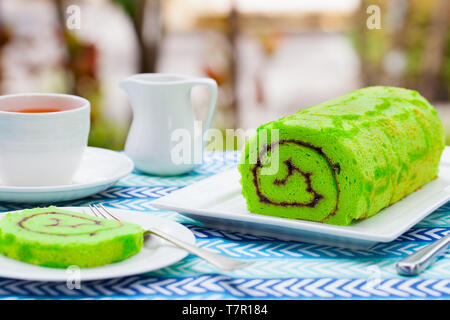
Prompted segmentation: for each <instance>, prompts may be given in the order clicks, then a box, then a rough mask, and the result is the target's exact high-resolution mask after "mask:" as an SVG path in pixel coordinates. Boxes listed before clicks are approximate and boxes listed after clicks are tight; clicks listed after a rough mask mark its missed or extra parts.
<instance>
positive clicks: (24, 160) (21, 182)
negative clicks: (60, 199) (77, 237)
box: [0, 93, 90, 187]
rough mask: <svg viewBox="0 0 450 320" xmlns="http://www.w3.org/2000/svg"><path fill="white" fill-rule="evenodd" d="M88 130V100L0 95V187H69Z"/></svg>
mask: <svg viewBox="0 0 450 320" xmlns="http://www.w3.org/2000/svg"><path fill="white" fill-rule="evenodd" d="M89 127H90V103H89V101H88V100H86V99H84V98H81V97H77V96H73V95H67V94H43V93H36V94H35V93H33V94H12V95H4V96H0V183H1V184H2V185H6V186H17V187H37V186H60V185H66V184H70V183H71V182H72V178H73V176H74V175H75V173H76V171H77V169H78V168H79V166H80V164H81V159H82V156H83V153H84V150H85V148H86V146H87V140H88V134H89Z"/></svg>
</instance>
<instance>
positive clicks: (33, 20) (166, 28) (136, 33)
mask: <svg viewBox="0 0 450 320" xmlns="http://www.w3.org/2000/svg"><path fill="white" fill-rule="evenodd" d="M74 5H75V6H76V7H75V11H73V9H74ZM371 5H376V6H377V8H379V9H380V20H379V21H378V22H379V25H378V27H377V26H376V22H377V21H375V23H374V21H373V20H370V21H369V22H370V25H371V26H372V27H373V26H374V25H375V28H372V27H370V28H369V27H368V23H369V22H368V19H373V16H372V14H373V13H374V11H369V12H368V8H369V7H370V6H371ZM69 7H71V8H69ZM77 8H78V9H79V20H78V21H76V22H78V23H79V25H76V23H75V28H68V24H67V23H68V18H70V16H72V15H73V14H77V12H76V11H77V10H76V9H77ZM371 16H372V17H371ZM449 17H450V1H449V0H427V1H423V0H378V1H375V0H372V1H366V0H277V1H261V0H239V1H238V0H235V1H233V0H79V1H62V0H34V1H30V0H0V94H7V93H19V92H63V93H71V94H76V95H80V96H83V97H85V98H87V99H89V100H90V101H91V104H92V119H91V120H92V121H91V123H92V127H91V133H90V137H89V144H90V145H92V146H99V147H104V148H110V149H116V150H120V149H122V148H123V146H124V142H125V139H126V136H127V132H128V128H129V125H130V122H131V119H132V112H131V108H130V106H129V103H128V100H127V96H126V94H125V93H124V92H123V91H122V90H121V89H120V88H119V87H118V82H119V81H120V80H121V79H122V78H124V77H126V76H128V75H130V74H134V73H141V72H173V73H186V74H191V75H197V76H208V77H212V78H214V79H215V80H216V81H217V83H218V84H219V100H218V105H217V112H216V116H215V119H214V123H213V127H215V128H218V129H221V130H225V129H227V128H244V129H247V128H255V127H257V126H258V125H260V124H262V123H264V122H267V121H270V120H274V119H276V118H279V117H281V116H284V115H288V114H292V113H294V112H296V111H297V110H299V109H301V108H305V107H307V106H309V105H312V104H316V103H319V102H322V101H324V100H326V99H329V98H332V97H335V96H338V95H341V94H344V93H346V92H348V91H351V90H354V89H357V88H360V87H364V86H368V85H380V84H383V85H395V86H402V87H407V88H412V89H416V90H419V91H420V93H421V94H422V95H424V96H425V97H426V98H428V99H429V100H430V101H431V102H432V103H433V104H434V105H435V106H436V108H437V109H438V112H439V113H440V114H441V116H442V119H443V121H444V123H445V125H446V128H447V132H448V133H447V136H448V137H449V138H448V139H447V142H448V143H449V142H450V104H449V95H450V22H449V20H450V19H449ZM192 101H193V104H194V105H195V108H196V111H197V113H198V116H199V117H200V118H201V117H202V116H203V115H204V113H205V109H206V106H207V101H208V96H207V91H206V92H205V90H202V89H201V88H198V89H197V88H196V89H195V90H194V92H193V96H192ZM210 148H214V146H210ZM227 148H233V146H227Z"/></svg>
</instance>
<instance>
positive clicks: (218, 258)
mask: <svg viewBox="0 0 450 320" xmlns="http://www.w3.org/2000/svg"><path fill="white" fill-rule="evenodd" d="M147 234H155V235H157V236H158V237H160V238H162V239H164V240H167V241H169V242H171V243H173V244H174V245H176V246H177V247H180V248H182V249H184V250H186V251H187V252H189V253H191V254H193V255H196V256H198V257H200V258H202V259H204V260H206V261H208V262H209V263H211V264H212V265H214V266H215V267H217V268H219V269H221V270H225V271H231V270H235V269H237V268H239V266H241V265H243V264H245V262H243V261H240V260H236V259H232V258H228V257H225V256H223V255H219V254H216V253H213V252H210V251H208V250H205V249H201V248H199V247H197V246H194V245H191V244H189V243H187V242H185V241H182V240H180V239H177V238H175V237H172V236H171V235H169V234H167V233H165V232H163V231H161V230H159V229H155V228H146V230H145V232H144V235H147Z"/></svg>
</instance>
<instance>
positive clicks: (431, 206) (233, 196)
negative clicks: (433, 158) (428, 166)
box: [152, 147, 450, 249]
mask: <svg viewBox="0 0 450 320" xmlns="http://www.w3.org/2000/svg"><path fill="white" fill-rule="evenodd" d="M239 179H240V175H239V172H238V171H237V169H232V170H229V171H225V172H222V173H219V174H217V175H215V176H212V177H210V178H207V179H205V180H202V181H200V182H197V183H195V184H193V185H190V186H188V187H186V188H183V189H181V190H179V191H175V192H173V193H171V194H169V195H167V196H165V197H162V198H159V199H156V200H154V201H153V202H152V205H153V206H154V207H156V208H160V209H165V210H172V211H177V212H179V213H182V214H184V215H187V216H189V217H191V218H193V219H197V220H200V221H201V222H202V223H203V224H204V225H205V226H210V227H214V228H219V229H225V230H232V231H238V232H242V233H247V234H253V235H257V236H269V237H272V238H277V239H281V240H293V241H302V242H309V243H316V244H325V245H330V246H339V247H345V248H352V249H368V248H370V247H372V246H373V245H375V244H377V243H379V242H390V241H392V240H394V239H396V238H397V237H398V236H400V235H401V234H402V233H404V232H405V231H407V230H408V229H409V228H411V227H412V226H413V225H415V224H416V223H418V222H419V221H420V220H422V219H423V218H425V217H426V216H427V215H428V214H430V213H431V212H433V211H434V210H435V209H437V208H438V207H440V206H441V205H443V204H444V203H445V202H447V201H448V200H450V148H448V147H446V149H445V150H444V153H443V155H442V157H441V164H440V172H439V177H438V179H436V180H434V181H432V182H430V183H428V184H427V185H425V186H424V187H422V188H421V189H420V190H418V191H415V192H413V193H412V194H410V195H409V196H407V197H405V198H404V199H403V200H401V201H399V202H397V203H395V204H393V205H391V206H389V207H387V208H385V209H383V210H382V211H380V212H379V213H378V214H376V215H375V216H373V217H371V218H368V219H365V220H362V221H360V222H357V223H355V224H353V225H350V226H335V225H329V224H323V223H318V222H311V221H303V220H292V219H286V218H278V217H271V216H265V215H259V214H253V213H250V212H249V211H248V210H247V208H246V203H245V199H244V198H243V196H242V195H241V185H240V183H239Z"/></svg>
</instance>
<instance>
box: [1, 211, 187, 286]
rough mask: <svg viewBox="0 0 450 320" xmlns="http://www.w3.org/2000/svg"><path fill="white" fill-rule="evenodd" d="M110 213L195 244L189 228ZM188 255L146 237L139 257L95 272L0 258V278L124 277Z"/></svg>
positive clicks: (137, 215) (148, 216)
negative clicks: (49, 266) (48, 266)
mask: <svg viewBox="0 0 450 320" xmlns="http://www.w3.org/2000/svg"><path fill="white" fill-rule="evenodd" d="M62 209H66V210H71V211H77V212H85V213H89V209H88V208H83V207H67V208H62ZM109 210H111V212H112V213H113V214H114V215H116V216H117V217H119V218H120V219H121V220H123V221H128V222H132V223H136V224H138V225H140V226H141V227H142V228H143V229H145V228H146V227H147V228H148V227H155V228H158V229H160V230H162V231H164V232H165V233H167V234H170V235H172V236H176V237H177V238H178V239H180V240H183V241H185V242H187V243H190V244H195V236H194V234H193V233H192V232H191V231H190V230H189V229H188V228H186V227H185V226H183V225H181V224H179V223H177V222H175V221H172V220H170V219H168V218H162V217H155V216H153V215H151V214H148V213H142V212H133V211H128V210H119V209H111V208H110V209H109ZM4 214H6V213H1V214H0V218H1V217H2V216H3V215H4ZM187 254H188V253H187V252H186V251H184V250H182V249H180V248H177V247H175V246H173V245H172V244H170V243H169V242H167V241H165V240H163V239H161V238H159V237H156V236H150V237H148V238H147V237H146V239H145V242H144V246H143V247H142V249H141V251H140V252H139V253H138V254H136V255H134V256H132V257H131V258H129V259H126V260H124V261H120V262H116V263H111V264H108V265H106V266H102V267H95V268H83V269H77V270H74V269H71V270H67V269H56V268H46V267H40V266H36V265H33V264H28V263H24V262H21V261H17V260H14V259H10V258H7V257H4V256H2V255H0V277H5V278H13V279H23V280H37V281H68V280H71V279H72V280H75V278H74V277H75V276H77V277H78V276H79V280H81V281H87V280H99V279H108V278H116V277H125V276H130V275H134V274H139V273H144V272H149V271H153V270H157V269H160V268H163V267H166V266H169V265H171V264H173V263H175V262H178V261H179V260H181V259H183V258H184V257H185V256H187Z"/></svg>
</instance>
